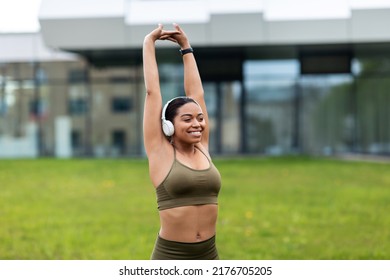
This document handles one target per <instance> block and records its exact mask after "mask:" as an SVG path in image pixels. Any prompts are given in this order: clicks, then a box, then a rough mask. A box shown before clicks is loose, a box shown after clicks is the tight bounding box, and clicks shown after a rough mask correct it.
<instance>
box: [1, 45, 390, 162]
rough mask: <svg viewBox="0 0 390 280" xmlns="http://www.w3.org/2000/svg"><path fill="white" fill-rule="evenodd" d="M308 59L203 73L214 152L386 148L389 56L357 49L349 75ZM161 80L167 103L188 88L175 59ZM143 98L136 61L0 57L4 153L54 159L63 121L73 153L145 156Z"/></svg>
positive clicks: (389, 147) (264, 60) (263, 61)
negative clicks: (236, 72) (226, 74)
mask: <svg viewBox="0 0 390 280" xmlns="http://www.w3.org/2000/svg"><path fill="white" fill-rule="evenodd" d="M382 50H383V48H382ZM309 58H310V59H312V57H309ZM310 59H306V60H304V61H305V63H306V64H307V65H306V64H305V66H304V67H302V61H303V60H302V58H301V57H299V56H298V55H295V56H294V55H293V56H289V57H287V58H286V57H283V56H281V57H280V58H278V57H275V56H273V57H272V59H271V58H269V57H259V58H250V59H249V58H247V59H244V58H242V73H243V75H242V80H240V79H238V78H234V77H233V76H232V77H233V78H232V77H230V78H229V79H224V78H223V77H221V76H218V78H217V79H215V80H213V79H212V78H211V79H210V77H208V78H207V79H206V80H205V81H204V89H205V93H206V96H205V97H206V103H207V106H208V110H209V116H210V131H211V138H210V140H211V142H210V150H211V152H212V153H213V154H258V155H284V154H315V155H333V154H340V153H369V154H380V155H386V154H390V110H389V105H390V91H389V88H390V53H386V52H383V51H382V52H379V53H378V52H375V49H373V50H370V51H369V52H366V51H361V52H359V51H356V52H355V54H354V57H353V58H352V60H351V68H350V69H351V71H349V72H348V71H344V70H342V71H334V73H332V67H330V68H329V66H327V67H328V68H327V69H326V71H324V72H323V73H310V71H312V70H311V69H316V68H318V67H317V66H315V67H313V65H311V64H310V63H315V59H316V58H315V57H314V60H310ZM346 68H348V67H345V63H344V64H343V65H342V67H339V68H338V69H346ZM302 69H304V71H303V70H302ZM329 69H330V70H329ZM315 71H316V70H315ZM315 71H314V72H315ZM160 79H161V89H162V92H163V101H164V102H166V101H167V100H169V99H171V98H173V97H175V96H178V95H183V94H184V92H183V66H182V64H181V63H172V62H170V63H160ZM143 102H144V81H143V77H142V65H140V64H134V65H131V66H115V67H111V66H107V67H104V68H96V67H93V66H92V65H88V64H87V63H86V62H85V61H82V60H80V61H52V62H49V61H48V62H39V63H29V62H28V63H27V62H26V63H2V64H0V157H7V156H10V157H14V156H24V157H35V156H56V149H57V148H58V145H61V141H60V139H58V134H57V132H56V131H58V130H59V129H62V127H61V126H60V125H59V122H58V119H60V118H65V119H66V120H67V121H68V123H69V131H68V133H67V135H69V143H70V147H71V156H93V157H121V156H124V157H131V156H144V149H143V140H142V114H143Z"/></svg>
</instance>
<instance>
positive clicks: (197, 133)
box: [190, 131, 200, 135]
mask: <svg viewBox="0 0 390 280" xmlns="http://www.w3.org/2000/svg"><path fill="white" fill-rule="evenodd" d="M190 133H191V134H193V135H200V131H193V132H190Z"/></svg>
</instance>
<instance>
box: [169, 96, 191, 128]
mask: <svg viewBox="0 0 390 280" xmlns="http://www.w3.org/2000/svg"><path fill="white" fill-rule="evenodd" d="M190 102H192V103H195V104H196V105H198V103H197V102H196V101H195V100H194V99H192V98H190V97H178V98H176V99H174V100H172V101H171V102H170V103H169V104H168V107H167V109H166V110H165V119H166V120H168V121H171V122H172V123H173V119H174V118H175V117H176V115H177V110H178V109H179V108H180V107H181V106H183V105H184V104H187V103H190Z"/></svg>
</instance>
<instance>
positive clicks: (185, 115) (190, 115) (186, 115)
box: [180, 113, 203, 117]
mask: <svg viewBox="0 0 390 280" xmlns="http://www.w3.org/2000/svg"><path fill="white" fill-rule="evenodd" d="M202 115H203V113H199V114H197V115H196V116H197V117H199V116H202ZM180 117H192V114H190V113H185V114H182V115H180Z"/></svg>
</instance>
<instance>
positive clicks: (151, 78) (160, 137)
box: [142, 24, 178, 156]
mask: <svg viewBox="0 0 390 280" xmlns="http://www.w3.org/2000/svg"><path fill="white" fill-rule="evenodd" d="M175 33H178V31H176V30H173V31H166V30H163V26H162V25H161V24H159V25H158V27H157V28H156V29H154V30H153V31H152V32H150V33H149V34H148V35H146V36H145V39H144V42H143V49H142V56H143V69H144V80H145V88H146V97H145V108H144V120H143V122H144V123H143V131H144V145H145V150H146V153H147V155H148V156H150V154H151V153H153V152H156V151H158V150H159V149H160V147H161V144H162V142H163V141H165V140H166V139H165V136H164V134H163V132H162V130H161V110H162V109H161V107H162V97H161V91H160V81H159V74H158V67H157V61H156V48H155V43H156V41H157V40H165V39H167V37H169V36H171V35H172V34H175Z"/></svg>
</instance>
